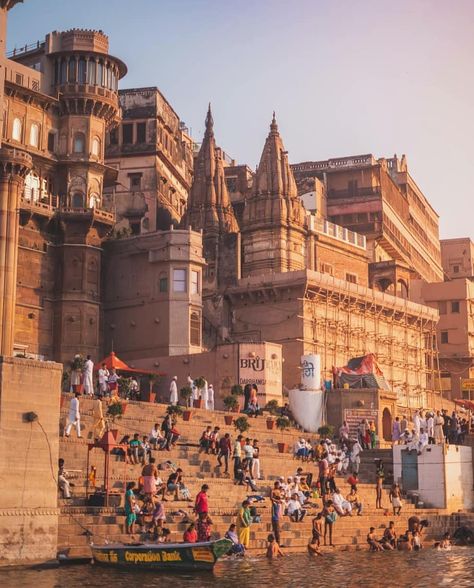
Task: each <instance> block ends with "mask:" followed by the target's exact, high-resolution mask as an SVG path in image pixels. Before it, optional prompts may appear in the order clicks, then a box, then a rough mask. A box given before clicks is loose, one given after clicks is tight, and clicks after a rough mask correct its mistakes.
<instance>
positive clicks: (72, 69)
mask: <svg viewBox="0 0 474 588" xmlns="http://www.w3.org/2000/svg"><path fill="white" fill-rule="evenodd" d="M67 81H68V82H69V83H70V84H71V83H74V82H75V81H76V60H75V59H74V57H71V58H70V59H69V67H68V76H67Z"/></svg>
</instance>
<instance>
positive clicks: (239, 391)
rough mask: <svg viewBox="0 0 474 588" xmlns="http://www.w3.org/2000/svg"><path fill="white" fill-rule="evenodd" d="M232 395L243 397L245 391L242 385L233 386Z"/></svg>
mask: <svg viewBox="0 0 474 588" xmlns="http://www.w3.org/2000/svg"><path fill="white" fill-rule="evenodd" d="M230 393H231V394H232V395H233V396H242V395H243V393H244V389H243V388H242V386H241V385H240V384H234V385H233V386H232V388H231V389H230Z"/></svg>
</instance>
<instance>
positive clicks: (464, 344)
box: [413, 237, 474, 400]
mask: <svg viewBox="0 0 474 588" xmlns="http://www.w3.org/2000/svg"><path fill="white" fill-rule="evenodd" d="M473 253H474V243H473V242H472V241H471V239H469V238H468V237H466V238H459V239H443V240H442V241H441V255H442V259H443V269H444V274H445V280H444V282H435V283H426V282H421V281H420V282H418V283H415V284H414V289H413V291H414V294H415V295H416V298H417V299H418V300H419V301H420V302H422V303H423V304H427V305H429V306H432V307H433V308H436V309H437V310H438V311H439V323H438V327H437V345H438V351H439V368H440V377H441V387H442V390H443V393H445V394H446V396H447V397H449V398H452V399H454V398H467V399H471V400H474V385H473V384H474V380H473V381H472V382H471V383H469V382H463V380H469V379H474V271H473V263H474V256H473ZM466 384H467V385H466Z"/></svg>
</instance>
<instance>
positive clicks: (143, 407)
mask: <svg viewBox="0 0 474 588" xmlns="http://www.w3.org/2000/svg"><path fill="white" fill-rule="evenodd" d="M70 398H72V395H70V394H63V398H62V407H61V418H62V422H63V423H64V422H65V420H66V418H67V415H68V405H69V399H70ZM93 402H94V401H93V400H91V399H89V398H83V397H81V399H80V406H81V408H80V411H81V421H82V423H83V424H86V425H89V426H88V427H87V428H86V431H87V432H89V431H90V430H91V429H90V427H91V426H92V425H93V422H92V419H93ZM103 407H104V408H103V410H104V414H105V412H106V408H105V403H103ZM167 407H168V405H167V404H158V403H149V402H129V403H128V405H127V410H126V412H125V414H124V415H123V417H122V418H120V419H117V420H116V422H115V425H114V428H117V429H118V430H119V433H122V431H123V432H124V434H130V433H133V432H137V433H138V432H140V433H142V434H144V435H145V434H146V435H148V434H149V433H150V431H151V429H152V427H153V425H154V424H155V423H158V424H161V421H162V419H163V417H164V416H165V414H166V409H167ZM191 411H192V417H191V420H190V421H184V420H183V419H181V418H180V419H179V420H178V429H179V431H180V432H181V433H182V434H183V435H185V434H187V432H188V431H190V432H192V433H193V438H195V439H196V438H197V439H199V437H200V435H201V432H202V431H203V430H204V428H205V427H206V426H212V427H214V426H219V427H220V428H221V431H223V430H225V431H228V432H234V433H235V428H234V426H233V425H226V424H225V420H224V416H225V415H229V414H232V416H233V417H234V419H235V418H237V417H239V416H242V415H241V414H239V413H225V412H222V411H207V410H202V409H196V408H193V409H191ZM248 422H249V423H250V429H249V431H248V433H245V434H244V436H245V435H248V436H249V437H251V438H255V434H254V433H257V432H258V433H259V434H260V435H261V436H267V437H268V438H269V439H275V440H276V441H278V440H281V439H283V437H284V438H285V441H286V442H290V440H291V441H296V440H298V439H299V438H300V437H302V436H305V438H308V436H310V437H311V438H313V439H316V438H317V437H318V435H314V434H312V435H310V434H309V433H306V434H305V433H303V432H302V431H300V430H299V429H296V428H294V427H292V428H290V429H288V430H287V431H285V433H284V434H282V433H281V432H280V431H279V430H277V429H276V428H275V429H273V430H268V429H267V426H266V416H265V415H264V416H259V417H257V418H249V419H248ZM132 425H133V426H132ZM259 440H260V441H263V437H262V439H260V437H259Z"/></svg>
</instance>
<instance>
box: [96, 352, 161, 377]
mask: <svg viewBox="0 0 474 588" xmlns="http://www.w3.org/2000/svg"><path fill="white" fill-rule="evenodd" d="M104 363H105V367H106V368H107V369H108V370H110V369H111V368H115V369H116V370H117V371H119V372H129V373H133V374H143V375H146V376H147V375H153V376H166V373H164V372H152V371H150V370H145V369H140V368H132V367H130V366H128V365H127V364H126V363H125V362H124V361H122V360H121V359H120V358H119V357H117V355H115V353H114V352H113V351H111V352H110V353H109V355H107V357H104V359H103V360H102V361H99V363H96V364H95V369H96V370H98V369H99V368H100V367H101V366H102V364H104Z"/></svg>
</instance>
